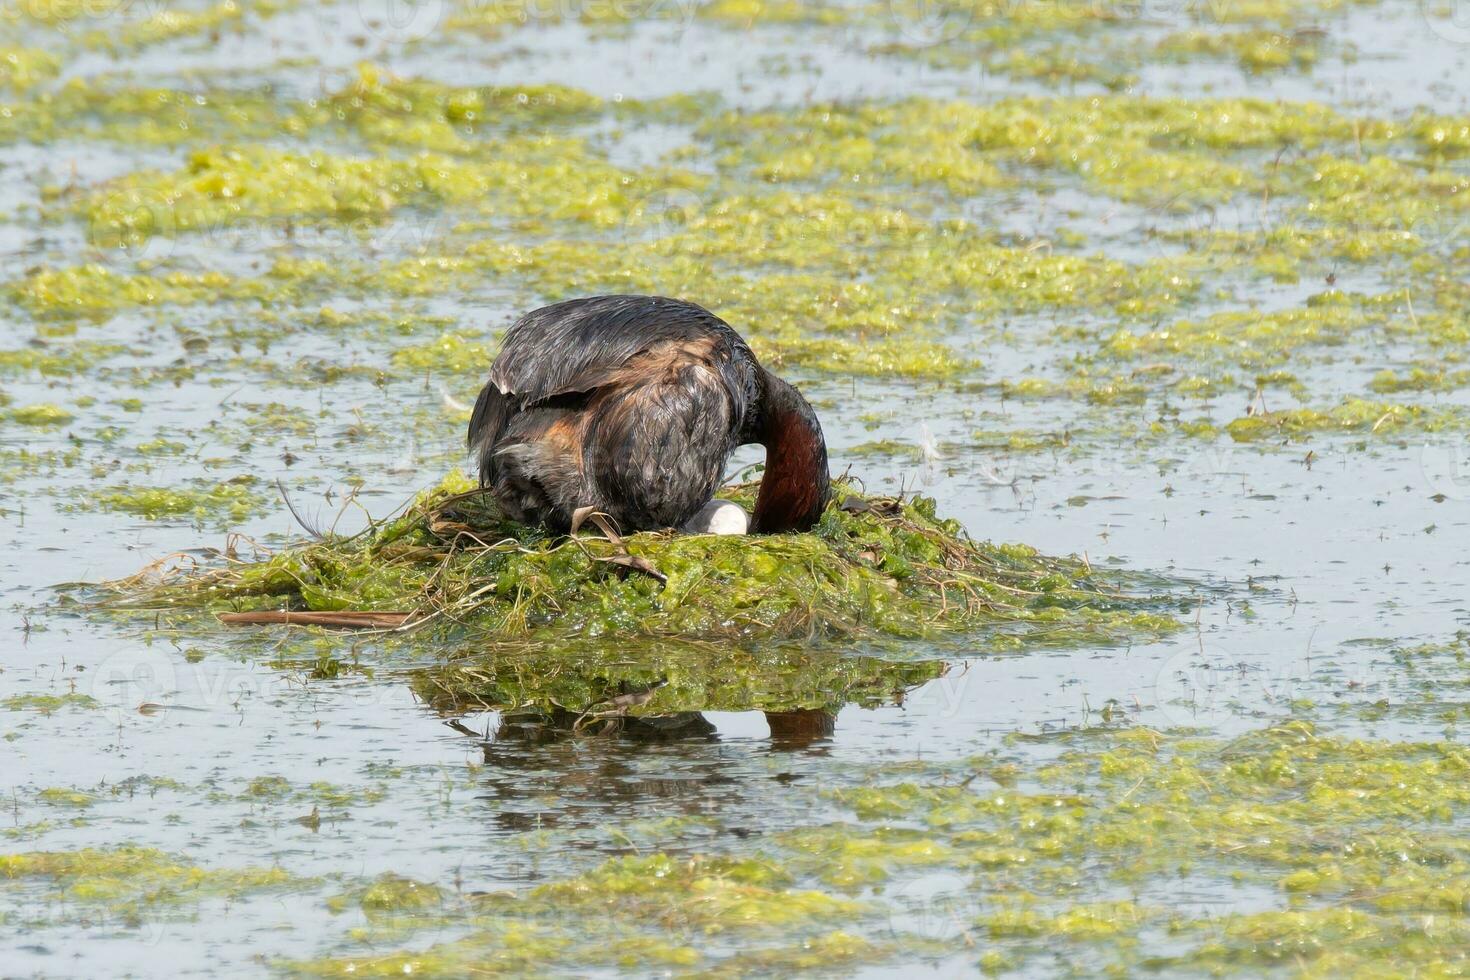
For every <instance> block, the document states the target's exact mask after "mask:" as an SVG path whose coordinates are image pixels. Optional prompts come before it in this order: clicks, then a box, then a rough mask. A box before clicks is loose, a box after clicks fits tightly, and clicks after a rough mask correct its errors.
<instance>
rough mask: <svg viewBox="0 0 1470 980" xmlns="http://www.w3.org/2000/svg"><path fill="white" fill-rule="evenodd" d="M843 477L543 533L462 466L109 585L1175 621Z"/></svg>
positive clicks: (678, 614) (869, 627) (386, 621)
mask: <svg viewBox="0 0 1470 980" xmlns="http://www.w3.org/2000/svg"><path fill="white" fill-rule="evenodd" d="M834 490H835V492H834V494H833V503H832V504H831V505H830V506H829V507H828V509H827V511H826V513H825V514H824V515H823V517H822V519H821V521H820V522H819V524H818V525H817V527H816V528H815V529H814V530H813V531H811V532H809V533H806V534H787V535H772V536H749V537H721V536H714V535H690V534H674V533H641V534H635V535H631V536H629V537H626V538H619V537H617V536H616V534H612V535H610V536H606V537H604V536H592V535H589V534H586V533H580V534H577V535H575V536H549V535H548V534H547V533H546V532H545V531H544V530H541V529H538V528H530V527H526V526H522V525H518V524H515V523H512V522H510V521H508V520H506V519H505V518H504V516H502V515H501V514H500V513H499V511H498V510H497V509H496V507H495V505H494V503H493V501H492V500H491V499H490V497H489V496H488V495H486V494H484V493H482V492H479V491H478V490H477V489H476V488H474V487H473V485H472V484H471V483H470V482H469V481H468V480H467V479H466V478H464V477H463V476H461V475H458V474H456V475H453V476H451V477H449V478H447V479H446V480H445V481H444V482H443V483H441V484H440V485H439V486H437V487H435V488H432V489H430V490H426V491H424V492H422V493H421V494H419V495H418V497H416V498H415V499H414V500H413V501H412V502H411V503H410V504H409V505H408V506H407V507H406V508H404V509H403V510H402V512H401V513H399V514H398V515H397V516H395V517H393V518H390V519H387V520H384V521H381V522H374V523H372V524H370V526H369V527H367V528H366V529H365V530H363V531H362V532H360V533H358V534H356V535H353V536H350V537H341V536H332V535H328V536H325V537H323V538H320V539H316V540H310V541H306V542H303V543H300V544H298V545H294V546H291V547H287V548H284V549H283V550H280V551H277V552H274V553H270V554H260V555H257V556H256V557H254V558H252V559H249V560H246V559H241V558H238V557H234V558H230V557H226V558H225V559H224V560H223V561H222V563H221V564H217V565H212V566H211V565H195V564H192V563H180V562H166V563H157V564H155V565H154V566H151V567H150V568H149V569H145V570H144V571H143V572H140V573H139V574H138V575H135V576H133V577H132V578H129V579H126V580H123V581H120V582H113V583H109V584H108V589H109V595H108V597H107V599H106V603H107V604H108V605H109V606H112V607H118V606H123V607H127V608H132V609H146V610H150V611H157V610H166V609H173V610H180V611H195V612H209V613H214V614H218V615H220V616H221V618H222V619H223V620H225V621H236V622H241V621H243V622H272V621H281V622H319V623H325V624H328V625H351V624H353V623H354V622H360V623H361V624H362V625H365V626H374V627H378V628H380V629H387V628H391V629H392V631H393V632H408V631H424V630H433V631H437V632H439V633H442V634H445V635H446V636H451V635H452V636H454V637H455V638H460V639H463V638H472V639H474V640H475V641H477V642H480V643H482V644H489V645H492V646H494V647H495V648H502V647H505V646H510V645H513V646H516V647H519V648H521V649H540V648H544V647H546V646H547V645H548V644H550V645H552V646H553V647H554V648H556V649H562V650H566V649H568V648H570V647H575V646H584V647H585V648H587V649H594V648H598V647H600V646H605V645H606V643H607V641H608V639H610V638H618V639H619V640H620V641H624V642H626V641H629V640H636V639H639V638H642V639H656V638H671V639H678V640H680V641H683V642H694V643H699V642H728V641H731V640H737V641H738V640H745V639H751V640H761V641H763V642H770V641H805V642H810V641H814V640H822V639H827V640H831V639H857V638H865V637H867V638H885V637H886V638H916V637H931V638H933V637H939V636H944V635H958V634H971V633H973V632H975V631H979V630H985V631H986V632H987V633H988V635H989V636H990V637H991V639H992V643H993V645H999V646H1008V645H1020V644H1022V643H1027V644H1030V643H1044V642H1048V641H1051V642H1067V641H1099V640H1109V639H1121V638H1125V637H1131V636H1135V635H1137V634H1139V633H1159V632H1164V631H1167V630H1168V629H1171V628H1172V627H1173V626H1174V625H1176V620H1174V619H1173V617H1171V616H1169V615H1167V614H1166V613H1161V612H1159V611H1158V610H1160V608H1161V600H1160V599H1159V598H1157V597H1149V596H1143V595H1138V594H1135V593H1132V592H1130V591H1125V586H1126V583H1124V582H1122V580H1121V579H1120V576H1119V573H1117V572H1109V573H1099V572H1097V571H1095V570H1094V569H1093V568H1092V567H1091V566H1090V565H1089V564H1087V563H1086V562H1085V561H1081V560H1077V559H1064V558H1048V557H1044V556H1042V555H1039V554H1037V553H1036V552H1035V551H1034V550H1032V549H1030V548H1027V547H1024V546H1019V545H996V544H989V543H982V542H977V541H972V540H970V539H969V538H968V537H967V536H966V535H965V534H964V533H963V531H962V530H961V528H960V526H959V524H958V522H956V521H953V520H944V519H941V518H939V517H938V516H936V514H935V509H934V503H933V501H932V500H929V499H927V498H923V497H909V498H893V497H878V496H867V495H864V494H862V493H861V492H859V491H858V490H857V489H856V488H855V487H854V486H852V485H848V484H843V483H839V484H838V485H837V486H836V487H835V488H834ZM754 491H755V485H753V484H743V485H738V486H732V487H727V488H725V490H724V491H722V496H725V497H727V498H729V499H733V500H735V501H736V502H738V503H741V504H742V505H743V506H746V507H749V506H751V504H752V502H753V495H754ZM302 614H305V615H302ZM332 614H338V616H337V617H334V616H333V615H332ZM338 617H340V618H338ZM353 617H361V618H360V620H354V618H353Z"/></svg>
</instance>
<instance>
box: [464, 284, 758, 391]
mask: <svg viewBox="0 0 1470 980" xmlns="http://www.w3.org/2000/svg"><path fill="white" fill-rule="evenodd" d="M711 335H714V336H716V337H718V338H719V339H720V340H721V341H723V344H722V346H723V347H725V348H726V349H727V351H728V355H727V359H729V360H742V361H752V360H753V357H752V356H751V355H750V350H749V348H748V347H746V346H745V342H744V341H743V340H741V339H740V335H739V334H737V333H736V332H735V331H734V330H732V329H731V328H730V326H729V324H727V323H725V321H724V320H721V319H720V318H719V317H717V316H715V315H714V314H713V313H711V312H710V311H708V310H706V309H704V308H703V307H700V306H696V305H695V304H693V303H686V302H684V301H683V300H676V299H669V298H667V297H663V296H592V297H587V298H585V299H574V300H568V301H567V302H565V303H556V304H554V305H552V306H547V307H543V308H541V309H539V310H533V311H532V312H530V313H527V314H526V315H525V316H523V317H521V318H520V319H519V320H517V321H516V322H515V324H513V325H512V326H511V328H510V330H509V331H507V332H506V335H505V343H504V344H503V345H502V346H501V348H500V354H499V356H498V357H496V358H495V364H494V365H493V366H492V367H491V369H490V382H491V384H493V385H494V386H495V387H496V388H498V389H500V391H501V392H502V393H503V394H505V395H514V396H516V400H517V401H518V402H519V403H520V404H522V405H534V404H535V403H537V402H539V401H543V400H544V399H547V398H552V397H554V396H556V395H562V394H569V393H571V392H586V391H592V390H593V389H595V388H597V387H599V386H600V385H602V384H605V383H607V381H609V380H610V379H611V378H612V376H613V375H614V374H615V373H616V372H617V371H618V370H619V369H620V368H622V367H623V366H624V365H625V364H627V363H628V361H630V360H631V359H632V358H634V357H636V356H637V355H638V354H639V353H641V352H643V351H645V350H647V349H648V348H650V347H652V346H655V345H657V344H660V343H666V342H676V341H682V340H697V339H701V338H706V337H710V336H711ZM741 355H744V356H743V357H742V356H741ZM732 366H733V365H732ZM722 367H723V365H722ZM722 374H729V372H728V371H723V370H722ZM730 380H731V381H734V380H736V378H735V377H733V376H732V377H731V378H730ZM741 380H743V379H741ZM735 387H737V388H739V389H741V390H737V391H732V392H731V396H732V397H734V398H736V399H737V400H738V403H739V408H740V410H741V414H743V413H744V409H745V405H746V402H747V400H748V398H749V392H748V391H746V390H745V389H746V385H745V384H743V383H742V384H739V385H736V386H735Z"/></svg>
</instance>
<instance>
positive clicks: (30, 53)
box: [0, 46, 61, 89]
mask: <svg viewBox="0 0 1470 980" xmlns="http://www.w3.org/2000/svg"><path fill="white" fill-rule="evenodd" d="M59 71H61V59H60V58H58V57H56V55H54V54H52V53H51V52H49V51H44V50H40V49H36V48H16V47H7V46H0V89H3V88H7V87H8V88H13V89H26V88H30V87H31V86H32V85H35V84H37V83H39V82H43V81H46V80H47V79H50V78H54V77H55V76H56V74H57V73H58V72H59Z"/></svg>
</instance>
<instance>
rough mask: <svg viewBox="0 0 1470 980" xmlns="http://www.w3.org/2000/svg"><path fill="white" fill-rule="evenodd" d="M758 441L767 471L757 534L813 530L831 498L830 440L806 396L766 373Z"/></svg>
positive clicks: (757, 512)
mask: <svg viewBox="0 0 1470 980" xmlns="http://www.w3.org/2000/svg"><path fill="white" fill-rule="evenodd" d="M764 381H765V384H764V391H763V393H762V396H761V431H760V434H759V439H758V440H757V441H759V442H760V443H761V445H763V446H765V447H766V470H765V474H764V475H763V476H762V477H761V488H760V493H759V494H758V495H757V496H756V499H755V519H754V521H753V522H752V529H753V530H754V531H756V532H757V533H759V534H781V533H783V532H787V531H809V530H811V528H812V526H813V525H815V524H816V523H817V520H818V519H819V518H820V517H821V516H822V510H823V509H824V508H825V507H826V506H827V497H828V495H829V494H830V493H831V477H830V475H829V474H828V472H827V441H826V439H824V438H822V426H821V424H820V423H818V422H817V415H816V413H815V412H813V411H812V407H811V406H810V405H808V404H807V401H806V399H805V398H803V397H801V392H799V391H797V390H796V389H795V388H793V387H791V386H790V385H789V384H787V383H786V382H784V381H782V380H781V379H780V378H778V377H776V376H775V375H773V374H771V373H770V372H766V373H765V378H764Z"/></svg>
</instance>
